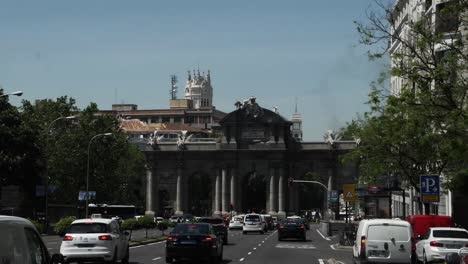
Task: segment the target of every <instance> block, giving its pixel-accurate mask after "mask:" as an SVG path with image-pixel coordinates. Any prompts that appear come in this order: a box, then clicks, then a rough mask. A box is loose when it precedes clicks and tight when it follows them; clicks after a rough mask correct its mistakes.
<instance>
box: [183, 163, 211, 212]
mask: <svg viewBox="0 0 468 264" xmlns="http://www.w3.org/2000/svg"><path fill="white" fill-rule="evenodd" d="M188 187H189V188H188V197H189V199H188V201H189V202H188V206H187V207H188V208H187V209H188V212H189V213H191V214H193V215H197V216H205V215H211V211H212V208H211V201H212V190H213V188H212V187H213V186H212V182H211V178H210V176H209V175H207V174H204V173H201V172H196V173H194V174H193V175H192V176H191V177H190V179H189V185H188Z"/></svg>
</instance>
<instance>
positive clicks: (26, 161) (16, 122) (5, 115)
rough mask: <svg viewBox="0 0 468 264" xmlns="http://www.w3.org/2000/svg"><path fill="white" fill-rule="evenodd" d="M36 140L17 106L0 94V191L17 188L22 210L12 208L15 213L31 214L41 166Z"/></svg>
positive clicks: (39, 179)
mask: <svg viewBox="0 0 468 264" xmlns="http://www.w3.org/2000/svg"><path fill="white" fill-rule="evenodd" d="M0 94H3V90H2V89H0ZM37 140H38V138H37V135H36V134H35V131H34V130H31V129H30V128H29V127H28V126H27V124H26V123H25V122H24V120H22V118H21V113H20V112H19V111H18V109H17V108H16V107H14V106H12V105H11V104H9V103H8V96H3V97H0V171H1V173H0V193H1V191H2V187H4V186H17V187H18V188H19V191H20V193H22V194H23V195H24V196H23V197H22V198H23V199H21V201H20V204H21V207H22V208H23V209H24V211H22V212H15V213H17V214H19V215H24V216H31V215H32V212H33V211H34V208H35V207H36V206H35V204H34V198H35V197H34V195H35V187H36V185H37V184H38V183H40V182H41V178H40V176H41V174H40V172H41V170H42V169H43V167H42V166H41V164H40V162H38V158H39V156H40V148H39V146H38V145H37V144H36V142H37Z"/></svg>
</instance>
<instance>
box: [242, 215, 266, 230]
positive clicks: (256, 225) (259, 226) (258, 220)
mask: <svg viewBox="0 0 468 264" xmlns="http://www.w3.org/2000/svg"><path fill="white" fill-rule="evenodd" d="M247 232H260V233H261V234H263V233H265V220H264V219H263V217H262V216H261V215H259V214H246V215H245V216H244V225H243V226H242V233H244V234H246V233H247Z"/></svg>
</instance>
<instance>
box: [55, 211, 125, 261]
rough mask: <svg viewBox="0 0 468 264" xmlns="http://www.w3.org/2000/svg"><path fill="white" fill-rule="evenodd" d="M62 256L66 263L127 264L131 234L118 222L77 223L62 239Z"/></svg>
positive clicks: (76, 221)
mask: <svg viewBox="0 0 468 264" xmlns="http://www.w3.org/2000/svg"><path fill="white" fill-rule="evenodd" d="M60 253H61V254H62V255H63V256H64V258H65V261H66V262H74V261H76V262H81V261H111V262H114V263H115V262H116V261H117V260H121V261H122V263H128V259H129V257H130V255H129V246H128V233H126V232H122V231H121V230H120V227H119V225H118V223H117V221H115V220H112V219H104V218H95V219H80V220H75V221H73V223H72V224H71V226H70V228H69V230H68V232H67V233H66V234H65V236H64V237H63V241H62V245H61V246H60Z"/></svg>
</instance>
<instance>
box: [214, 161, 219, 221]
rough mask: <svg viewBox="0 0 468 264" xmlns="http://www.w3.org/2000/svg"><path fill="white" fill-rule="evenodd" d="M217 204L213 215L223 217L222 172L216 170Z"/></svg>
mask: <svg viewBox="0 0 468 264" xmlns="http://www.w3.org/2000/svg"><path fill="white" fill-rule="evenodd" d="M214 199H215V203H214V210H213V213H214V214H215V215H221V170H219V169H216V179H215V197H214Z"/></svg>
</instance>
